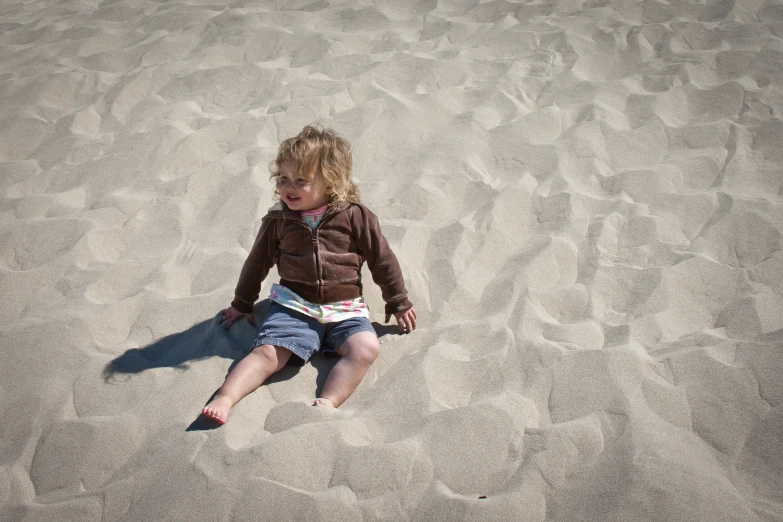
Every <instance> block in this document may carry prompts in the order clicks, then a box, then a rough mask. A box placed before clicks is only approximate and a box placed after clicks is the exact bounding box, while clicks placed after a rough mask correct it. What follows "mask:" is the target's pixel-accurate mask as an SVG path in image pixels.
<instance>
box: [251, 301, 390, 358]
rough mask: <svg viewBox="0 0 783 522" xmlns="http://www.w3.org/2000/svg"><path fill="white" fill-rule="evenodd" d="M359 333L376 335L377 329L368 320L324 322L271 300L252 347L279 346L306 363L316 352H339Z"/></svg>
mask: <svg viewBox="0 0 783 522" xmlns="http://www.w3.org/2000/svg"><path fill="white" fill-rule="evenodd" d="M359 332H372V333H373V334H374V335H375V328H373V327H372V324H370V321H369V320H368V319H367V318H366V317H352V318H350V319H346V320H345V321H340V322H338V323H321V322H318V319H314V318H312V317H309V316H307V315H305V314H303V313H300V312H297V311H296V310H291V309H290V308H286V307H285V306H283V305H281V304H278V303H276V302H274V301H272V303H271V304H270V306H269V313H268V314H267V316H266V319H264V323H263V324H262V325H261V329H260V330H259V331H258V336H257V337H256V340H255V342H254V343H253V346H254V347H258V346H261V345H264V344H271V345H272V346H280V347H281V348H285V349H287V350H291V351H292V352H293V353H294V355H297V356H298V357H299V358H301V359H302V360H303V361H304V362H307V361H308V359H310V357H312V355H313V354H314V353H315V352H318V351H322V350H323V351H325V352H334V351H336V350H337V349H338V348H339V347H340V346H342V344H343V343H344V342H345V341H346V340H347V339H348V338H349V337H350V336H352V335H353V334H356V333H359Z"/></svg>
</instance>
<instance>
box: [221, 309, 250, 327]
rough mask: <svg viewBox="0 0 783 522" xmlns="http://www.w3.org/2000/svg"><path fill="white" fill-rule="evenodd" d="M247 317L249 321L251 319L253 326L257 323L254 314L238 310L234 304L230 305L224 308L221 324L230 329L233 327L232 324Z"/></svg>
mask: <svg viewBox="0 0 783 522" xmlns="http://www.w3.org/2000/svg"><path fill="white" fill-rule="evenodd" d="M243 317H247V319H248V321H250V324H252V325H253V326H255V325H256V319H255V317H253V314H246V313H243V312H240V311H238V310H237V309H236V308H234V307H233V306H229V307H228V308H226V309H225V310H223V319H222V320H221V322H220V324H222V325H223V328H225V329H226V330H228V329H229V328H231V325H232V324H234V323H235V322H237V321H238V320H239V319H241V318H243Z"/></svg>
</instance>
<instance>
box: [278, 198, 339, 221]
mask: <svg viewBox="0 0 783 522" xmlns="http://www.w3.org/2000/svg"><path fill="white" fill-rule="evenodd" d="M349 206H351V204H350V203H348V202H347V201H341V202H340V203H338V204H337V206H336V207H333V206H329V208H327V209H326V213H325V214H324V218H326V217H327V216H332V215H334V214H337V213H338V212H342V211H343V210H345V209H346V208H348V207H349ZM269 210H281V211H282V212H283V218H284V219H292V220H294V221H304V220H303V219H302V216H301V215H300V214H299V212H297V211H296V210H291V209H290V208H288V205H286V204H285V203H283V202H282V201H278V202H277V203H275V204H274V206H273V207H272V208H270V209H269Z"/></svg>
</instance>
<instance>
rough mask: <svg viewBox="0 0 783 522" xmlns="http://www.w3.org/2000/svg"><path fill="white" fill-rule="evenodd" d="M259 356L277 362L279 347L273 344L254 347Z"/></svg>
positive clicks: (254, 351)
mask: <svg viewBox="0 0 783 522" xmlns="http://www.w3.org/2000/svg"><path fill="white" fill-rule="evenodd" d="M252 353H254V354H255V355H257V356H259V357H263V358H264V359H267V360H269V361H272V362H277V349H276V348H275V347H274V346H272V345H271V344H262V345H261V346H256V347H255V348H253V352H252Z"/></svg>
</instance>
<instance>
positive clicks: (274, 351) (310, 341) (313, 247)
mask: <svg viewBox="0 0 783 522" xmlns="http://www.w3.org/2000/svg"><path fill="white" fill-rule="evenodd" d="M352 168H353V155H352V153H351V146H350V144H349V143H348V141H347V140H345V138H343V137H341V136H339V135H338V134H336V133H335V132H334V131H332V130H329V129H325V130H324V129H319V128H316V127H312V126H307V127H305V128H304V129H303V130H302V132H301V133H299V135H298V136H295V137H293V138H289V139H287V140H285V141H284V142H283V143H281V144H280V148H279V150H278V153H277V158H276V159H275V161H274V162H273V163H271V164H270V170H271V171H272V176H271V179H274V180H275V182H276V185H277V191H276V195H277V196H278V197H279V198H280V201H279V202H278V203H277V204H276V205H275V206H273V207H272V208H271V209H270V210H269V213H268V214H267V215H266V216H265V217H264V219H263V220H262V222H261V230H260V231H259V233H258V237H257V238H256V241H255V244H254V245H253V248H252V249H251V251H250V255H249V256H248V258H247V260H246V261H245V264H244V266H243V267H242V272H241V274H240V276H239V282H238V283H237V287H236V290H235V293H234V301H233V302H232V303H231V306H230V307H229V308H227V309H225V310H223V325H224V327H225V328H226V329H228V328H230V327H231V325H232V324H234V323H235V322H236V321H237V320H239V319H241V318H243V317H245V318H247V319H248V320H250V322H251V323H253V324H254V325H255V322H254V319H253V314H252V312H253V303H254V302H255V301H256V299H258V295H259V292H260V288H261V282H262V281H263V280H264V278H265V277H266V275H267V274H268V273H269V269H270V268H271V267H272V266H273V265H277V269H278V273H279V274H280V282H279V283H277V284H274V285H272V289H271V291H270V296H269V298H270V300H271V302H272V303H271V306H270V307H269V313H268V315H267V317H266V319H265V320H264V323H263V324H262V325H261V328H260V330H259V333H258V337H257V338H256V340H255V343H254V346H255V348H253V351H252V352H251V353H250V354H248V355H247V356H246V357H245V358H243V359H242V360H241V361H240V362H239V363H238V364H237V365H236V366H235V367H234V369H233V370H232V371H231V372H230V373H229V374H228V376H227V377H226V380H225V382H224V383H223V386H221V387H220V390H218V392H217V394H216V395H215V397H214V398H213V400H212V401H210V403H209V404H207V406H205V407H204V409H203V410H202V413H203V414H204V415H205V416H206V417H209V418H210V419H213V420H215V421H217V422H218V423H220V424H224V423H225V422H226V420H228V414H229V411H230V410H231V408H232V407H233V406H234V405H235V404H236V403H237V402H239V400H240V399H242V397H244V396H245V395H247V394H248V393H250V392H252V391H253V390H255V389H256V388H258V387H259V386H261V384H262V383H263V382H264V381H265V380H266V379H267V378H268V377H269V376H270V375H272V374H273V373H275V372H277V371H278V370H280V369H281V368H283V367H284V366H285V364H286V362H288V360H289V359H290V358H291V356H292V355H296V356H298V357H300V358H302V359H303V360H304V361H305V362H306V361H307V360H308V359H309V358H310V356H311V355H313V353H314V352H317V351H319V350H321V349H323V350H326V351H335V352H337V354H339V355H340V356H341V357H340V360H339V361H338V362H337V364H335V366H334V368H332V371H331V372H330V373H329V376H328V378H327V379H326V383H325V384H324V386H323V390H322V391H321V396H320V397H318V398H317V399H315V402H314V404H313V405H314V406H323V407H329V408H336V407H338V406H340V404H342V403H343V401H345V399H347V398H348V397H349V396H350V395H351V393H353V391H354V390H355V389H356V387H357V386H358V385H359V383H360V382H361V380H362V378H363V377H364V375H365V374H366V373H367V370H368V369H369V367H370V365H371V364H372V363H373V361H375V359H376V357H378V352H379V350H380V345H379V343H378V337H377V335H376V333H375V330H374V329H373V327H372V324H370V320H369V310H368V309H367V305H366V304H365V303H364V299H363V298H362V281H361V267H362V264H363V263H364V261H367V265H368V266H369V268H370V272H371V273H372V278H373V281H375V283H376V284H378V285H379V286H380V287H381V293H382V295H383V300H384V301H385V302H386V322H388V321H389V318H390V317H391V316H392V315H394V317H395V319H396V320H397V327H398V328H399V330H400V331H401V332H406V333H407V332H410V331H412V330H413V329H415V328H416V311H415V310H414V309H413V305H412V304H411V302H410V301H408V297H407V296H408V293H407V291H406V289H405V282H404V280H403V277H402V272H401V270H400V265H399V263H398V262H397V258H396V257H395V256H394V253H393V252H392V250H391V248H390V247H389V244H388V243H387V242H386V239H385V238H384V237H383V234H381V229H380V226H379V224H378V218H376V217H375V215H374V214H373V213H372V212H370V211H369V210H368V209H367V207H365V206H364V205H362V204H361V203H360V202H359V192H358V189H357V187H356V185H355V184H354V182H353V181H352V180H351V170H352Z"/></svg>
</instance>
